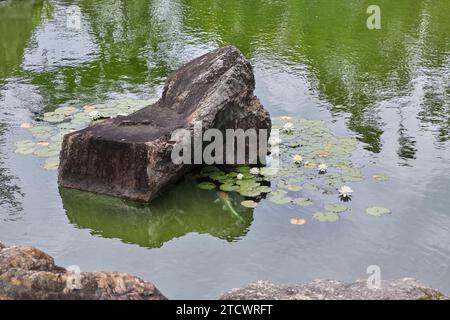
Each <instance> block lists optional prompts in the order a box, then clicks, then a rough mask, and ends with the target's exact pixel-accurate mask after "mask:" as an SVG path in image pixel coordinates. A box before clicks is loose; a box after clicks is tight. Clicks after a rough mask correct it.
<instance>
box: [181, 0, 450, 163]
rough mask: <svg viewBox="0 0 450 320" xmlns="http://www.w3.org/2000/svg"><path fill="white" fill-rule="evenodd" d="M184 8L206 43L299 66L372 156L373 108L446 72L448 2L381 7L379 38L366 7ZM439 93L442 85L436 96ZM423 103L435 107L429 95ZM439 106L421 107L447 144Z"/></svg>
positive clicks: (216, 0) (215, 4) (233, 4)
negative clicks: (425, 76)
mask: <svg viewBox="0 0 450 320" xmlns="http://www.w3.org/2000/svg"><path fill="white" fill-rule="evenodd" d="M183 2H184V3H185V7H186V10H187V12H186V13H185V15H186V17H185V21H186V24H187V25H188V26H189V27H190V28H192V29H194V30H202V31H207V32H206V33H204V34H205V37H208V36H209V37H211V38H217V39H220V40H219V41H220V42H221V43H222V44H225V43H233V44H237V45H238V46H239V47H240V48H241V49H242V50H243V51H244V52H245V54H247V55H248V56H253V55H255V54H260V51H261V50H260V49H261V47H263V48H264V49H269V50H266V51H267V55H268V57H271V58H272V57H273V58H275V59H277V56H278V59H280V60H282V62H283V63H298V64H300V65H302V64H305V65H306V66H307V67H308V72H307V74H308V77H309V80H310V82H311V83H312V84H313V87H314V88H315V89H316V90H317V91H318V94H319V96H320V97H321V98H322V99H324V100H326V101H328V102H330V104H331V111H332V112H333V113H336V114H338V113H341V112H345V113H349V114H350V117H349V119H348V127H349V128H350V129H351V130H353V131H355V132H357V133H358V134H359V135H360V139H361V140H362V141H363V142H366V143H367V144H368V146H367V148H368V149H369V150H371V151H374V152H379V151H380V150H381V148H382V144H381V139H380V137H381V135H382V133H383V121H382V119H381V118H380V115H379V103H380V102H381V101H385V100H388V99H395V98H398V97H402V96H405V95H408V94H409V92H410V90H411V82H412V81H414V80H415V77H417V74H416V71H417V70H419V69H424V68H425V69H427V70H429V71H430V72H431V73H434V75H433V76H436V73H439V68H441V67H442V66H445V65H448V52H449V50H450V39H449V38H450V34H449V32H448V27H449V25H448V17H447V15H446V14H443V12H449V10H450V3H449V2H448V1H447V0H438V1H429V2H422V1H410V0H399V1H395V2H393V1H390V0H380V1H378V3H377V5H379V6H380V7H381V8H382V30H378V31H369V30H367V28H366V25H365V22H366V19H367V17H368V15H367V14H366V9H367V7H368V5H369V4H371V2H370V1H326V0H323V1H314V2H312V1H307V0H303V1H287V2H284V3H271V2H270V3H268V2H265V1H245V2H243V1H239V0H230V1H227V2H226V4H225V3H223V2H222V1H220V0H211V1H210V0H203V1H191V0H185V1H183ZM200 17H201V18H200ZM424 20H427V21H426V25H424ZM213 34H217V35H219V36H213ZM446 36H447V39H445V37H446ZM418 39H419V40H420V41H419V42H418V41H417V40H418ZM266 51H263V52H266ZM416 52H419V53H420V54H421V57H420V59H421V60H420V61H419V62H418V63H416V62H415V61H412V60H413V59H412V58H414V57H413V55H414V54H415V53H416ZM286 59H287V60H286ZM448 74H449V73H448V72H447V73H446V75H447V83H449V81H448ZM446 87H448V85H445V83H444V84H441V87H440V88H446ZM445 90H447V89H445ZM429 96H430V97H433V98H434V99H436V96H435V94H434V92H430V94H429ZM445 101H448V99H447V100H443V99H439V101H434V103H432V105H431V106H430V105H429V102H430V101H429V100H428V101H427V100H425V101H424V104H423V106H422V107H423V108H424V110H426V109H427V108H430V107H431V108H434V109H436V110H438V112H440V113H445V115H443V116H437V117H434V119H435V120H436V121H437V122H438V123H439V124H440V126H441V127H443V129H441V130H440V131H441V133H440V134H439V139H443V138H444V139H448V137H447V138H445V131H446V130H445V128H446V127H447V128H448V112H447V111H448V103H447V104H446V103H445ZM435 113H436V112H435ZM421 119H424V118H423V117H421ZM402 132H403V133H404V130H399V133H402ZM405 139H406V140H411V141H412V140H414V138H411V139H409V137H405V136H403V137H399V140H400V141H401V142H402V143H403V145H406V144H408V142H407V141H406V140H405ZM413 149H414V148H411V149H410V150H409V151H408V152H414V151H413ZM404 151H405V152H406V149H404ZM405 152H403V153H402V152H400V153H402V154H403V155H406V153H407V152H406V153H405ZM408 156H411V154H409V155H408Z"/></svg>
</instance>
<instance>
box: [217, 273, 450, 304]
mask: <svg viewBox="0 0 450 320" xmlns="http://www.w3.org/2000/svg"><path fill="white" fill-rule="evenodd" d="M220 299H221V300H441V299H443V300H444V299H445V300H448V299H449V297H448V296H445V295H444V294H442V293H441V292H439V291H437V290H434V289H432V288H431V287H430V286H427V285H425V284H423V283H421V282H419V281H417V280H415V279H410V278H403V279H399V280H393V281H386V280H383V281H382V282H381V288H380V289H376V290H375V289H369V288H368V287H367V280H357V281H355V282H353V283H343V282H339V281H334V280H314V281H312V282H309V283H306V284H286V285H285V284H273V283H270V282H267V281H257V282H254V283H251V284H249V285H246V286H244V287H242V288H238V289H234V290H232V291H230V292H228V293H225V294H223V295H222V296H221V297H220Z"/></svg>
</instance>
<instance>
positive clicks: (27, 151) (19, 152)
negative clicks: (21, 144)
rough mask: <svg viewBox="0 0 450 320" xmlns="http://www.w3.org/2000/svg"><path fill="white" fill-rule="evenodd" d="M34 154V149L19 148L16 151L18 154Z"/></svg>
mask: <svg viewBox="0 0 450 320" xmlns="http://www.w3.org/2000/svg"><path fill="white" fill-rule="evenodd" d="M33 152H34V149H33V148H17V149H16V151H15V153H17V154H32V153H33Z"/></svg>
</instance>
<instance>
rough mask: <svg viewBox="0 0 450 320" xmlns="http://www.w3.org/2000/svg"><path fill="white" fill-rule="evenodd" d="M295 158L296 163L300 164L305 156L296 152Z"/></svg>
mask: <svg viewBox="0 0 450 320" xmlns="http://www.w3.org/2000/svg"><path fill="white" fill-rule="evenodd" d="M293 159H294V162H295V163H296V164H300V163H302V161H303V157H302V156H301V155H299V154H296V155H295V156H294V157H293Z"/></svg>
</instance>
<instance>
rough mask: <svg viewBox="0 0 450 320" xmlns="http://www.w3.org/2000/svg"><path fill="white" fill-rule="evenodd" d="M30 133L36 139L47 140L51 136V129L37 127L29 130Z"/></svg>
mask: <svg viewBox="0 0 450 320" xmlns="http://www.w3.org/2000/svg"><path fill="white" fill-rule="evenodd" d="M30 131H31V134H32V135H33V137H35V138H37V139H47V138H50V136H51V132H52V128H50V127H47V126H38V127H33V128H31V129H30Z"/></svg>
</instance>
